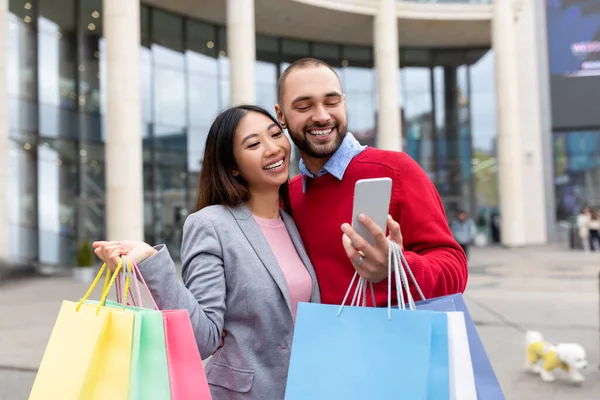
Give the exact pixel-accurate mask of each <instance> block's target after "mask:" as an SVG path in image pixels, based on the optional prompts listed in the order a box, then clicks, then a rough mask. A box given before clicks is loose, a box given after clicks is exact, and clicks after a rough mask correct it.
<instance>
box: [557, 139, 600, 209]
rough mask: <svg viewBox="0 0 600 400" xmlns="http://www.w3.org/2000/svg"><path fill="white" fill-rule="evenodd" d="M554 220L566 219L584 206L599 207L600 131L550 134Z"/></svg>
mask: <svg viewBox="0 0 600 400" xmlns="http://www.w3.org/2000/svg"><path fill="white" fill-rule="evenodd" d="M552 138H553V145H554V152H553V153H554V186H555V193H556V213H557V219H559V220H569V219H572V218H573V217H574V216H576V215H577V214H578V213H579V212H580V211H581V210H582V208H583V207H586V206H588V207H594V208H596V210H598V207H599V206H600V202H599V201H598V199H600V131H597V130H596V131H568V132H560V133H554V134H553V135H552Z"/></svg>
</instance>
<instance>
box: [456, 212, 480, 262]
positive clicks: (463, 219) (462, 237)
mask: <svg viewBox="0 0 600 400" xmlns="http://www.w3.org/2000/svg"><path fill="white" fill-rule="evenodd" d="M450 230H451V231H452V235H454V239H456V241H457V242H458V244H459V245H460V247H462V249H463V251H464V252H465V256H466V257H467V259H468V258H469V246H470V245H471V244H472V243H473V242H474V241H475V235H477V227H476V226H475V221H473V219H471V218H468V217H467V213H466V212H465V211H464V210H458V213H457V218H456V220H455V221H453V222H452V223H451V224H450Z"/></svg>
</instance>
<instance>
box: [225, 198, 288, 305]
mask: <svg viewBox="0 0 600 400" xmlns="http://www.w3.org/2000/svg"><path fill="white" fill-rule="evenodd" d="M229 211H230V212H231V213H232V214H233V216H234V217H235V219H236V220H237V223H238V225H239V227H240V229H241V230H242V232H243V233H244V236H246V239H247V240H248V242H249V243H250V245H251V246H252V248H253V249H254V252H255V253H256V255H257V256H258V258H260V260H261V261H262V263H263V264H264V266H265V268H266V269H267V271H269V273H270V274H271V277H272V278H273V280H274V281H275V283H277V286H279V290H281V293H282V294H283V297H284V299H285V303H286V304H287V307H288V309H289V310H290V313H291V312H292V305H291V302H290V294H289V291H288V286H287V281H286V280H285V276H284V275H283V271H282V270H281V267H280V266H279V263H278V262H277V259H276V258H275V255H274V254H273V251H272V250H271V246H269V243H268V242H267V239H266V238H265V235H264V234H263V233H262V230H261V229H260V226H258V224H257V223H256V221H255V220H254V218H252V214H251V213H250V210H248V207H246V206H245V205H244V204H241V205H239V206H237V207H229Z"/></svg>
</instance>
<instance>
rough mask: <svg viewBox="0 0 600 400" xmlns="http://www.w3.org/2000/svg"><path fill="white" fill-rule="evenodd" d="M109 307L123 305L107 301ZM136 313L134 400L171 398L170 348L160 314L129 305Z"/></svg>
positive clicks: (129, 308) (134, 332)
mask: <svg viewBox="0 0 600 400" xmlns="http://www.w3.org/2000/svg"><path fill="white" fill-rule="evenodd" d="M106 305H107V306H108V307H115V308H120V307H123V305H122V304H120V303H118V302H114V301H110V300H107V301H106ZM125 308H126V309H128V310H130V311H132V312H134V314H135V324H134V330H133V341H132V351H131V382H130V397H129V399H130V400H142V399H152V398H156V399H167V400H168V399H170V396H171V389H170V385H169V371H168V367H167V349H166V344H165V334H164V325H163V315H162V313H161V312H160V311H155V310H151V309H146V308H142V307H136V306H125Z"/></svg>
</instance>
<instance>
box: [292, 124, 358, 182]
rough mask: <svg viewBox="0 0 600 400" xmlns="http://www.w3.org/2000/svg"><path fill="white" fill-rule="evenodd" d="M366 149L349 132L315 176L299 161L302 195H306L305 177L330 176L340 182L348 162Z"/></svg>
mask: <svg viewBox="0 0 600 400" xmlns="http://www.w3.org/2000/svg"><path fill="white" fill-rule="evenodd" d="M366 148H367V146H363V145H362V144H360V143H359V142H358V140H356V138H354V136H353V135H352V134H351V133H350V132H348V133H346V137H344V140H343V141H342V144H340V147H338V149H337V150H336V151H335V153H333V155H332V156H331V158H330V159H329V160H328V161H327V162H326V163H325V165H324V166H323V169H321V170H320V171H319V173H317V175H316V176H315V175H313V174H312V173H311V172H310V171H309V170H308V168H306V165H304V161H303V160H302V159H301V160H300V174H301V175H302V193H306V177H309V178H313V179H314V178H318V177H319V176H323V175H325V174H331V175H333V176H335V177H336V178H337V179H338V180H340V181H341V180H342V178H343V177H344V173H345V172H346V169H347V168H348V164H350V161H352V159H353V158H354V157H356V156H357V155H359V154H360V153H361V152H362V151H363V150H364V149H366Z"/></svg>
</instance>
